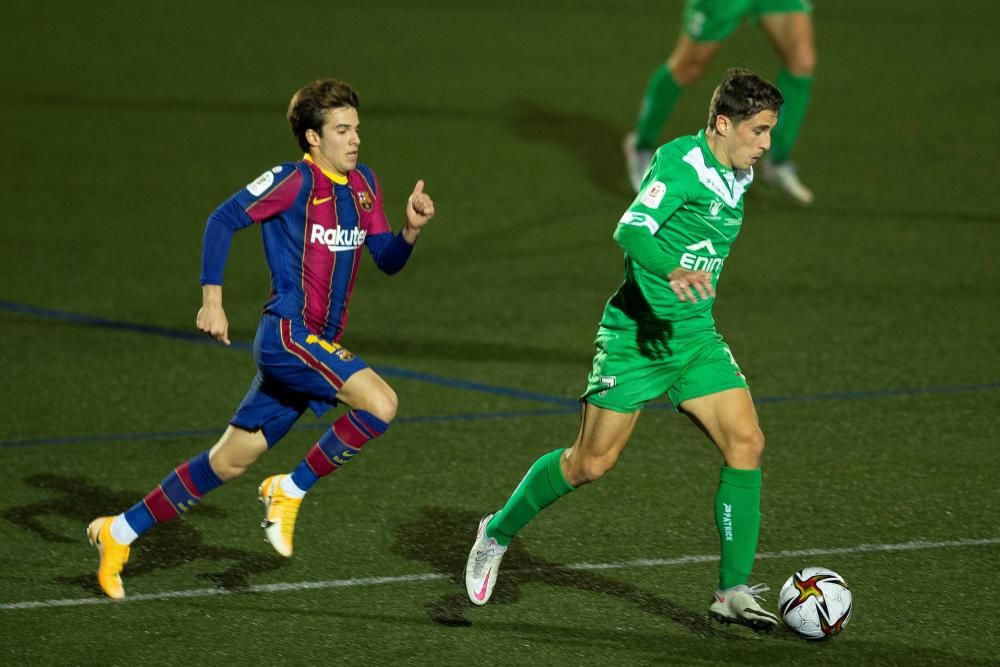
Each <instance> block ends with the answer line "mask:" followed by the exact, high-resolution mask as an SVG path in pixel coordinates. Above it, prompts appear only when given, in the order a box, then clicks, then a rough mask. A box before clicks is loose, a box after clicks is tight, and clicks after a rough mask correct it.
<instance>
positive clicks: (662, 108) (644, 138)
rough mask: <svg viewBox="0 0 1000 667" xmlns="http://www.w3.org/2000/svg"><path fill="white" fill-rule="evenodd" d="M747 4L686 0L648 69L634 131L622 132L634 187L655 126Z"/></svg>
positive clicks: (652, 146) (655, 139) (655, 136)
mask: <svg viewBox="0 0 1000 667" xmlns="http://www.w3.org/2000/svg"><path fill="white" fill-rule="evenodd" d="M748 6H749V3H748V1H747V0H738V1H736V2H733V1H732V0H724V1H720V0H688V2H687V3H685V6H684V13H683V15H682V17H681V21H682V26H681V33H680V35H679V36H678V38H677V42H676V43H675V45H674V48H673V51H672V52H671V53H670V56H669V57H668V58H667V61H666V62H665V63H664V64H661V65H659V66H658V67H657V68H656V69H655V70H653V73H652V74H651V75H650V77H649V81H648V83H647V84H646V91H645V94H644V95H643V98H642V105H641V106H640V107H639V116H638V118H637V120H636V125H635V131H634V132H631V133H629V134H628V135H627V136H626V137H625V142H624V151H625V161H626V166H627V168H628V175H629V181H630V182H631V184H632V188H633V189H634V190H635V191H636V192H638V191H639V189H640V187H641V184H642V178H643V176H644V175H645V172H646V168H647V167H648V166H649V161H650V160H651V159H652V157H653V152H654V151H655V150H656V147H657V146H659V138H660V130H661V129H662V128H663V125H664V124H665V123H666V122H667V119H668V118H669V117H670V114H671V112H672V111H673V109H674V106H675V105H676V104H677V101H678V100H679V99H680V97H681V94H682V93H683V92H684V88H685V87H687V86H689V85H691V84H693V83H695V82H696V81H698V80H699V79H700V78H701V76H702V74H704V72H705V68H706V67H707V66H708V64H709V62H711V60H712V57H713V56H714V55H715V54H716V52H718V50H719V48H720V47H721V46H722V41H723V40H724V39H725V38H726V37H728V36H729V34H730V33H732V32H733V30H735V29H736V28H737V26H739V24H740V21H742V19H743V15H744V14H745V13H746V11H747V10H748Z"/></svg>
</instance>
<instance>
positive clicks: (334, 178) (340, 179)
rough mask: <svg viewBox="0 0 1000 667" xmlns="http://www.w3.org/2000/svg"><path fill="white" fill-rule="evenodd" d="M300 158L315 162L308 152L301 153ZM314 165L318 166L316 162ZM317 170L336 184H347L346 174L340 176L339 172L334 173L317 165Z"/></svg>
mask: <svg viewBox="0 0 1000 667" xmlns="http://www.w3.org/2000/svg"><path fill="white" fill-rule="evenodd" d="M302 159H303V160H305V161H306V162H312V163H313V164H316V161H315V160H313V159H312V156H311V155H309V153H306V154H305V155H303V156H302ZM316 166H317V167H319V165H318V164H316ZM319 170H320V171H322V172H323V174H324V175H325V176H326V177H327V178H329V179H330V180H331V181H333V182H334V183H336V184H337V185H347V176H341V175H340V174H335V173H333V172H332V171H327V170H326V169H324V168H323V167H319Z"/></svg>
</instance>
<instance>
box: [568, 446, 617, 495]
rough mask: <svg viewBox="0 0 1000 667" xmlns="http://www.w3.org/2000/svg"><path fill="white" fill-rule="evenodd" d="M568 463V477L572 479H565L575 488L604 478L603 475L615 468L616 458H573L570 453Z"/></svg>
mask: <svg viewBox="0 0 1000 667" xmlns="http://www.w3.org/2000/svg"><path fill="white" fill-rule="evenodd" d="M568 462H569V470H570V474H569V477H571V478H572V479H567V480H566V481H568V482H569V483H570V484H571V485H572V486H574V487H577V486H580V485H581V484H587V483H589V482H596V481H597V480H599V479H600V478H601V477H604V475H606V474H607V473H608V472H610V471H611V469H612V468H614V467H615V464H616V463H617V462H618V457H617V456H616V455H613V454H605V455H603V456H587V455H582V456H574V455H573V453H572V452H571V453H570V455H569V457H568Z"/></svg>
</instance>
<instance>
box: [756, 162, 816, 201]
mask: <svg viewBox="0 0 1000 667" xmlns="http://www.w3.org/2000/svg"><path fill="white" fill-rule="evenodd" d="M760 175H761V177H763V179H764V182H766V183H769V184H770V185H773V186H774V187H776V188H778V189H779V190H781V191H782V192H784V193H785V194H786V195H788V196H789V197H791V198H792V199H794V200H795V201H796V202H798V203H799V204H802V205H803V206H808V205H809V204H811V203H813V199H814V198H815V197H814V196H813V191H812V190H810V189H809V188H807V187H806V186H804V185H802V181H800V180H799V175H798V173H796V170H795V165H794V164H792V163H791V162H782V163H781V164H775V163H773V162H771V161H770V160H768V159H766V158H765V159H764V160H762V161H761V162H760Z"/></svg>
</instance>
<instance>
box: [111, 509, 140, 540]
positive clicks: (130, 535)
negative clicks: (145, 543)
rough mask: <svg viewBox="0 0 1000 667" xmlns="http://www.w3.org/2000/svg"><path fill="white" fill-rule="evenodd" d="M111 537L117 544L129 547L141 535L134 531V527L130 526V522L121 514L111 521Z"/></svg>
mask: <svg viewBox="0 0 1000 667" xmlns="http://www.w3.org/2000/svg"><path fill="white" fill-rule="evenodd" d="M111 537H113V538H114V540H115V542H117V543H118V544H125V545H129V544H132V543H133V542H135V540H136V538H137V537H139V534H138V533H137V532H135V531H134V530H132V526H130V525H128V521H126V520H125V515H124V514H119V515H118V516H116V517H115V518H114V519H112V520H111Z"/></svg>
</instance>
